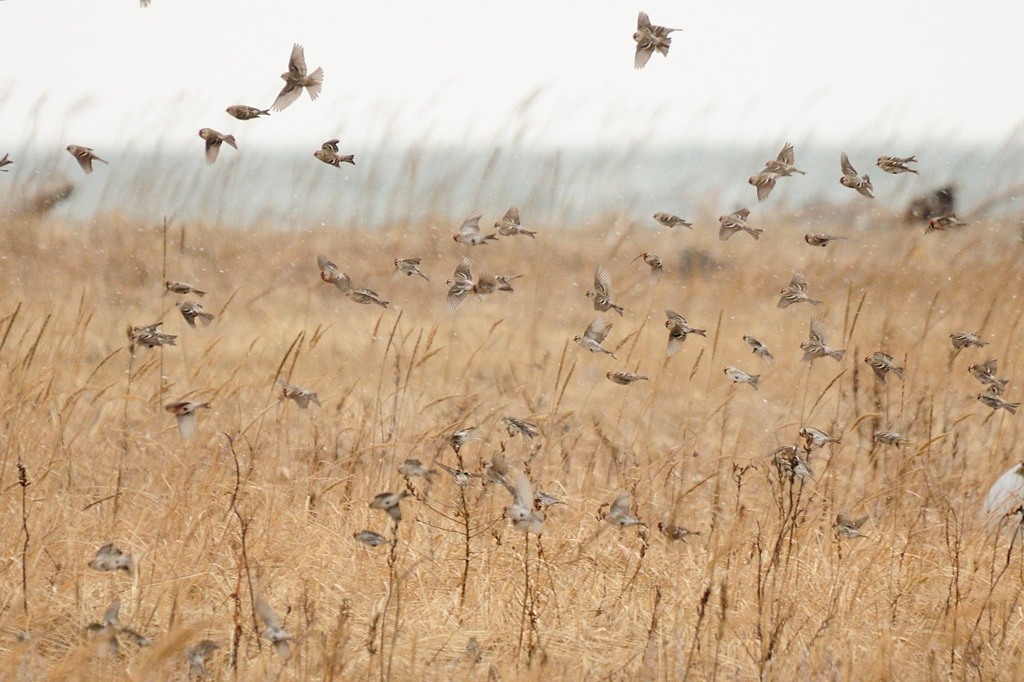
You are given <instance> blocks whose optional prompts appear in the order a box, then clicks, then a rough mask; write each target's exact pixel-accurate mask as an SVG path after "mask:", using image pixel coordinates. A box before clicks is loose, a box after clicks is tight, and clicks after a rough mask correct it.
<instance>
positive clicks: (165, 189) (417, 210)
mask: <svg viewBox="0 0 1024 682" xmlns="http://www.w3.org/2000/svg"><path fill="white" fill-rule="evenodd" d="M784 142H786V140H778V141H777V142H772V143H765V144H763V145H751V146H744V147H742V148H740V147H728V146H710V145H708V146H701V145H688V146H679V147H673V148H665V149H652V148H650V146H651V145H649V144H641V145H634V146H633V147H631V148H629V149H624V150H623V149H620V150H597V149H590V150H588V149H574V150H567V151H525V150H522V149H515V148H493V149H470V148H451V147H438V146H423V147H410V148H405V149H396V148H390V147H389V146H388V145H387V143H386V142H382V143H378V144H375V145H372V146H369V147H367V146H365V145H360V144H358V143H349V144H347V145H343V147H342V150H341V151H342V153H353V154H355V157H356V164H357V165H356V166H354V167H352V166H343V167H342V168H341V169H336V168H333V167H330V166H327V165H325V164H323V163H320V162H319V161H317V160H316V159H315V158H313V151H314V150H313V149H308V150H307V149H302V150H287V151H282V150H276V151H266V150H252V149H247V148H246V146H245V143H244V140H243V141H240V143H239V144H240V147H241V149H240V150H239V151H237V152H236V151H235V150H234V149H229V148H227V146H225V147H224V148H223V149H222V150H221V153H220V157H219V159H218V160H217V162H216V164H214V165H212V166H206V164H205V163H204V160H203V153H202V143H201V141H200V140H199V139H198V138H197V139H196V144H195V149H192V150H188V152H187V153H184V152H183V151H181V150H175V151H173V152H167V153H163V152H152V153H141V152H136V151H132V150H124V151H122V152H120V153H118V152H117V151H116V150H103V149H97V150H96V151H97V153H98V154H100V155H101V156H103V157H104V158H106V159H108V160H109V161H110V165H109V166H104V165H102V164H97V165H96V171H95V172H94V173H93V174H92V175H89V176H85V175H83V174H82V173H81V171H80V170H79V168H78V165H77V164H76V162H75V161H74V159H72V158H71V157H70V155H68V154H67V152H65V151H64V150H63V149H60V150H59V151H53V150H49V149H48V150H46V151H45V152H43V153H40V152H39V150H31V149H22V150H11V155H12V158H14V159H15V161H16V165H15V166H13V167H11V170H12V172H10V173H7V174H4V175H0V202H2V204H3V205H4V206H15V205H17V203H18V202H19V201H20V197H21V195H22V194H27V193H30V192H31V191H32V190H34V189H38V188H40V187H43V186H46V185H47V184H48V183H49V184H52V183H54V182H56V181H58V180H59V179H62V178H63V179H67V180H69V181H71V182H72V183H73V184H74V191H73V192H72V194H71V196H70V197H69V198H68V199H67V200H66V201H64V202H62V203H60V204H59V205H58V206H57V207H56V208H55V209H54V210H53V212H52V215H53V217H55V218H58V219H62V220H68V221H72V222H75V221H94V220H104V219H108V218H111V217H124V218H128V219H133V220H141V221H157V220H161V219H162V218H163V217H165V216H166V217H168V218H170V219H172V220H174V221H189V222H202V223H208V224H220V225H225V226H230V227H235V228H241V229H244V228H246V227H248V226H254V225H261V226H266V225H270V226H276V227H280V228H281V229H296V228H302V227H304V226H306V227H310V226H314V225H328V226H340V227H354V228H366V227H369V228H379V227H382V226H389V225H396V224H398V225H400V224H403V223H414V224H419V223H423V222H424V221H448V223H452V225H448V224H447V223H445V224H444V226H445V227H448V226H452V227H454V224H456V223H458V222H459V221H460V220H461V219H462V218H463V217H465V216H466V215H468V214H469V213H471V212H472V211H474V210H477V209H480V210H483V211H484V213H485V219H484V221H483V224H484V225H489V224H490V223H491V222H493V220H496V219H497V218H498V217H500V214H501V213H502V212H504V210H505V209H506V208H508V207H509V206H511V205H517V206H519V207H520V208H521V210H522V212H523V220H524V224H541V225H545V226H547V225H555V224H568V225H571V224H580V223H587V222H590V221H593V220H595V219H598V218H602V217H605V218H607V217H608V216H613V217H615V216H623V215H624V216H628V217H630V218H640V219H643V218H646V217H649V216H650V214H651V213H653V212H655V211H668V212H672V213H676V214H678V215H681V216H684V217H687V216H689V217H691V218H692V217H694V216H696V215H698V214H701V213H703V214H705V215H708V214H710V215H718V213H726V212H730V211H733V210H736V209H738V208H741V207H743V206H747V207H750V208H751V209H752V210H753V211H756V212H759V213H763V212H768V211H777V210H780V209H806V208H808V207H825V206H841V205H845V204H850V203H853V204H858V203H860V202H865V201H866V200H865V199H863V198H862V197H860V196H858V195H856V193H854V192H853V191H851V190H848V189H846V188H843V187H841V186H840V185H839V183H838V178H839V176H840V171H839V153H840V151H846V152H847V153H848V154H849V156H850V159H851V161H852V162H853V164H854V165H855V166H856V168H857V170H858V171H859V172H860V173H862V174H863V173H868V174H869V175H870V176H871V178H872V181H873V183H874V186H875V194H876V197H877V199H876V207H877V208H879V209H884V210H892V211H902V210H903V208H904V207H905V206H906V204H907V203H908V201H909V200H910V199H911V198H913V197H915V196H918V195H921V194H923V193H926V192H929V191H931V190H934V189H936V188H938V187H940V186H943V185H946V184H954V185H956V186H957V188H958V191H959V194H958V206H959V213H960V214H961V216H962V217H963V216H966V217H967V218H968V219H969V218H970V214H971V210H972V208H973V207H976V206H978V205H979V204H980V203H981V202H984V201H986V200H987V199H989V198H991V197H993V196H996V195H1000V194H1004V195H1005V196H1002V197H1001V198H1000V201H999V202H998V203H995V204H993V206H992V207H991V213H990V214H1010V215H1021V214H1024V203H1022V202H1024V163H1022V162H1021V159H1024V143H1022V142H1020V141H1017V140H1010V141H1009V142H1008V143H1007V144H1006V145H1003V146H999V147H970V146H928V147H927V148H906V147H904V146H902V145H899V144H892V145H887V146H872V148H870V149H868V148H862V149H856V148H850V149H845V150H844V149H839V148H838V147H832V146H825V145H816V144H813V143H801V142H800V141H799V140H794V141H793V142H794V143H795V144H796V165H797V167H798V168H801V169H802V170H805V171H807V175H806V176H794V177H792V178H783V179H781V180H780V181H779V182H778V184H777V185H776V188H775V190H774V191H773V193H772V195H771V196H770V197H769V199H768V201H766V202H765V203H764V204H763V205H761V207H760V208H759V207H758V204H757V201H756V197H755V192H754V188H753V187H751V186H750V185H748V184H747V177H748V176H750V175H751V174H753V173H755V172H757V171H758V170H760V169H761V168H762V167H763V165H764V162H765V161H766V160H768V159H769V158H773V157H774V156H775V154H776V153H777V152H778V150H779V149H780V148H781V146H782V144H783V143H784ZM0 151H5V150H0ZM879 154H888V155H897V156H909V155H911V154H916V155H917V158H918V159H919V163H918V164H917V167H918V168H919V170H920V175H912V174H903V175H899V176H893V175H888V174H886V173H883V172H882V171H881V170H879V169H878V168H877V167H876V166H875V164H874V162H875V159H876V157H877V156H878V155H879ZM439 226H441V225H439Z"/></svg>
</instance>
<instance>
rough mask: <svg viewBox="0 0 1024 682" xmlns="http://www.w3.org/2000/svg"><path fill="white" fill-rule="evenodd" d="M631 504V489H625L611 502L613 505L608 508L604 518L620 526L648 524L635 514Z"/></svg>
mask: <svg viewBox="0 0 1024 682" xmlns="http://www.w3.org/2000/svg"><path fill="white" fill-rule="evenodd" d="M631 506H632V505H631V503H630V496H629V491H628V490H623V491H622V492H621V493H619V494H618V495H617V496H616V497H615V500H614V501H613V502H612V503H611V506H610V507H609V508H608V512H607V513H606V514H605V515H604V520H605V521H606V522H608V523H610V524H611V525H613V526H618V527H619V528H625V527H627V526H646V525H647V524H646V523H644V522H642V521H641V520H640V519H638V518H637V517H636V516H634V515H633V510H632V509H631Z"/></svg>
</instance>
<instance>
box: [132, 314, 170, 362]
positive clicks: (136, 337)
mask: <svg viewBox="0 0 1024 682" xmlns="http://www.w3.org/2000/svg"><path fill="white" fill-rule="evenodd" d="M161 324H162V323H161V322H154V323H153V324H146V325H142V326H141V327H133V326H131V325H128V352H129V353H131V354H133V355H134V354H135V347H136V346H141V347H143V348H157V347H159V346H175V345H177V344H176V343H175V339H177V338H178V337H177V336H175V335H173V334H164V333H163V332H161V331H160V329H159V327H160V325H161Z"/></svg>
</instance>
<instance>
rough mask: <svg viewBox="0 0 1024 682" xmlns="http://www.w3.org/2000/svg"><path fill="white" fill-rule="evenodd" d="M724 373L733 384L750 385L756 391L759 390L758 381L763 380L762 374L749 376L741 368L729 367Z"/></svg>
mask: <svg viewBox="0 0 1024 682" xmlns="http://www.w3.org/2000/svg"><path fill="white" fill-rule="evenodd" d="M723 371H724V372H725V376H727V377H729V381H731V382H732V383H734V384H750V386H751V388H753V389H754V390H755V391H756V390H757V381H758V379H760V378H761V375H760V374H747V373H746V372H744V371H743V370H742V369H740V368H739V367H733V366H732V365H729V366H728V367H726V368H725V369H724V370H723Z"/></svg>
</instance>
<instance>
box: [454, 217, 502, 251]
mask: <svg viewBox="0 0 1024 682" xmlns="http://www.w3.org/2000/svg"><path fill="white" fill-rule="evenodd" d="M481 217H483V215H482V214H481V213H480V212H479V211H477V212H475V213H473V214H472V215H470V216H469V217H468V218H466V219H465V220H463V221H462V225H460V226H459V233H458V234H457V235H455V236H454V237H452V239H454V240H455V241H457V242H458V243H460V244H465V245H467V246H480V245H481V244H486V243H487V242H488V241H490V240H492V239H495V240H496V239H497V238H498V235H496V234H494V233H493V232H492V233H491V234H481V233H480V218H481Z"/></svg>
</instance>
